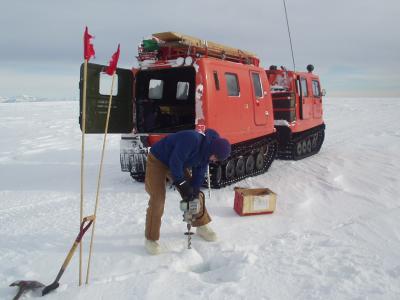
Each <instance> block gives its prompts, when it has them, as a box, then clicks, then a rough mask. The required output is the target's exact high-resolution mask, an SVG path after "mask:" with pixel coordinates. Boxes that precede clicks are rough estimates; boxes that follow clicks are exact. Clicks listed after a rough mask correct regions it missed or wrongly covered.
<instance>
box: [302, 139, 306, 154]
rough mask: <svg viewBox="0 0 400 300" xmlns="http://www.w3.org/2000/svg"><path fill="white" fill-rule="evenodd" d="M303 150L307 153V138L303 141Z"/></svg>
mask: <svg viewBox="0 0 400 300" xmlns="http://www.w3.org/2000/svg"><path fill="white" fill-rule="evenodd" d="M301 151H302V153H303V154H305V153H307V142H306V140H304V141H302V142H301Z"/></svg>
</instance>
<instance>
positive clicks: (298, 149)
mask: <svg viewBox="0 0 400 300" xmlns="http://www.w3.org/2000/svg"><path fill="white" fill-rule="evenodd" d="M302 153H303V146H302V145H301V142H298V143H297V144H296V154H297V156H300V155H301V154H302Z"/></svg>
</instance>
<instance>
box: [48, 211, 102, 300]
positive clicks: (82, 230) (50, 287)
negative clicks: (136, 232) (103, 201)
mask: <svg viewBox="0 0 400 300" xmlns="http://www.w3.org/2000/svg"><path fill="white" fill-rule="evenodd" d="M95 218H96V217H95V216H94V215H93V216H88V217H85V218H83V220H82V223H81V227H80V231H79V234H78V236H77V237H76V239H75V242H74V244H73V245H72V247H71V250H69V252H68V255H67V257H66V258H65V260H64V263H63V265H62V266H61V269H60V271H59V272H58V274H57V277H56V279H55V280H54V282H53V283H52V284H50V285H48V286H46V287H45V288H44V289H43V291H42V296H44V295H46V294H48V293H50V292H51V291H53V290H55V289H56V288H58V287H59V285H60V284H59V283H58V281H59V280H60V278H61V276H62V275H63V274H64V271H65V269H66V268H67V266H68V264H69V262H70V260H71V258H72V256H73V255H74V252H75V250H76V247H78V245H79V243H80V242H81V240H82V237H83V235H84V234H85V232H86V231H87V230H88V229H89V227H90V226H91V225H92V223H93V221H94V220H95ZM86 222H88V224H86ZM85 224H86V225H85Z"/></svg>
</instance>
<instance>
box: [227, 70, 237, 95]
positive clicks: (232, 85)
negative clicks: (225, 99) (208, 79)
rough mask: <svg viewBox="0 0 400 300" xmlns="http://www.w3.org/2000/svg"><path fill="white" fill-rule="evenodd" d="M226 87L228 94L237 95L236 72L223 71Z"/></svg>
mask: <svg viewBox="0 0 400 300" xmlns="http://www.w3.org/2000/svg"><path fill="white" fill-rule="evenodd" d="M225 79H226V87H227V89H228V96H239V94H240V89H239V80H238V77H237V75H236V74H233V73H225Z"/></svg>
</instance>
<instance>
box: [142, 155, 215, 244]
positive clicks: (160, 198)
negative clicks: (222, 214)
mask: <svg viewBox="0 0 400 300" xmlns="http://www.w3.org/2000/svg"><path fill="white" fill-rule="evenodd" d="M167 177H170V171H169V169H168V167H167V166H166V165H164V164H163V163H162V162H161V161H159V160H158V159H157V158H155V157H154V155H153V154H151V153H149V155H148V156H147V163H146V179H145V186H146V192H147V193H148V194H149V195H150V199H149V205H148V207H147V214H146V229H145V237H146V239H148V240H152V241H157V240H159V239H160V227H161V217H162V215H163V213H164V204H165V190H166V187H165V186H166V179H167ZM200 202H201V204H202V208H203V209H201V210H200V213H199V215H198V217H197V218H196V220H195V221H194V222H193V224H192V225H193V226H194V227H197V226H202V225H206V224H208V223H210V222H211V218H210V216H209V215H208V212H207V209H206V207H205V205H204V194H203V193H200ZM177 207H178V205H177Z"/></svg>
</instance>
